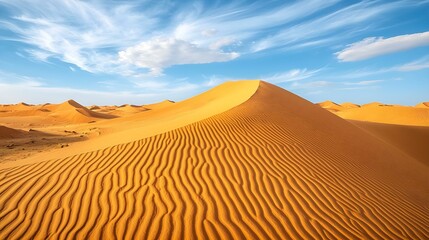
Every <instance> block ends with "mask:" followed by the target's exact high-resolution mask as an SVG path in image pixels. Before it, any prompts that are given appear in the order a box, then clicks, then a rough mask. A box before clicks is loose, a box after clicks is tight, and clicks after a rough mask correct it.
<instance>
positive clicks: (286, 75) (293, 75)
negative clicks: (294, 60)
mask: <svg viewBox="0 0 429 240" xmlns="http://www.w3.org/2000/svg"><path fill="white" fill-rule="evenodd" d="M321 70H322V69H315V70H307V69H306V68H304V69H292V70H289V71H286V72H282V73H276V74H273V75H271V76H266V77H262V79H263V80H265V81H267V82H271V83H284V82H293V81H298V80H303V79H307V78H310V77H313V76H314V75H315V74H316V73H318V72H320V71H321Z"/></svg>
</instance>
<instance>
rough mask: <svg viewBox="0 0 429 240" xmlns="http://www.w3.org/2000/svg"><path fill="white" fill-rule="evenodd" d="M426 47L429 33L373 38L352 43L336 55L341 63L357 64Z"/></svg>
mask: <svg viewBox="0 0 429 240" xmlns="http://www.w3.org/2000/svg"><path fill="white" fill-rule="evenodd" d="M426 45H429V32H422V33H414V34H406V35H400V36H396V37H391V38H382V37H379V38H376V37H371V38H365V39H363V40H362V41H359V42H356V43H352V44H350V45H349V46H348V47H347V48H345V49H343V50H341V51H339V52H337V53H335V54H336V56H337V59H338V60H339V61H342V62H355V61H361V60H365V59H369V58H373V57H377V56H381V55H385V54H390V53H394V52H399V51H404V50H407V49H411V48H416V47H421V46H426Z"/></svg>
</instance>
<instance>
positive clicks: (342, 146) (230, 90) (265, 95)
mask: <svg viewBox="0 0 429 240" xmlns="http://www.w3.org/2000/svg"><path fill="white" fill-rule="evenodd" d="M219 89H220V90H219ZM220 92H223V93H224V94H222V95H218V94H219V93H220ZM203 100H204V101H205V102H203ZM174 105H175V106H171V107H165V108H163V109H162V110H161V109H160V110H159V111H153V112H152V113H150V112H151V111H148V112H147V113H146V112H143V113H137V115H136V116H135V119H140V120H143V119H144V118H142V116H147V117H148V118H150V119H152V120H150V121H148V122H147V123H148V124H149V127H148V128H154V127H160V126H162V124H160V125H157V124H156V122H157V121H158V122H163V121H165V122H166V127H167V128H165V129H162V130H156V131H150V132H149V133H147V132H145V131H143V130H147V129H144V128H140V129H137V130H136V131H135V132H134V135H132V134H131V133H132V132H131V131H130V132H127V131H125V130H123V129H122V131H121V132H122V133H126V134H129V135H130V138H129V139H138V140H133V141H130V142H123V141H124V140H125V139H121V138H119V139H116V140H115V141H113V138H115V137H117V135H115V134H114V133H112V134H108V135H106V136H105V137H104V138H105V140H106V139H108V138H112V140H110V141H107V142H106V143H105V147H104V148H99V150H95V151H90V152H85V153H82V154H77V155H70V156H68V157H66V158H61V157H60V156H64V155H53V156H51V157H55V159H52V160H48V158H47V159H45V161H39V162H35V163H31V164H30V163H25V164H24V163H19V164H18V165H15V166H13V167H12V165H0V239H9V238H11V239H33V238H34V239H46V238H48V237H49V238H54V239H69V238H78V239H113V238H119V239H207V238H213V239H220V238H222V239H244V238H248V239H290V238H294V239H320V238H329V239H362V238H367V239H387V238H389V239H402V238H408V239H427V238H429V230H428V228H427V223H428V221H429V208H428V207H429V205H428V202H429V201H428V199H429V191H428V190H429V189H428V184H427V176H428V175H427V174H428V170H429V169H428V167H427V166H426V165H423V164H422V163H420V162H418V161H415V160H414V159H413V158H411V157H409V156H408V155H406V154H404V153H403V152H401V151H399V150H398V149H397V148H396V147H393V146H392V145H390V144H388V143H386V142H384V141H382V140H380V139H379V138H377V137H374V136H373V135H372V134H370V133H368V132H367V131H364V130H362V129H360V128H358V127H356V126H355V125H353V124H351V123H349V122H347V121H345V120H343V119H341V118H338V117H336V116H335V115H333V114H331V113H329V112H327V111H325V110H323V109H321V108H319V107H318V106H314V105H313V104H312V103H310V102H308V101H306V100H304V99H301V98H299V97H297V96H295V95H293V94H291V93H289V92H287V91H285V90H283V89H280V88H278V87H275V86H273V85H271V84H268V83H265V82H259V81H242V82H236V83H227V84H224V85H221V86H219V87H217V88H215V89H213V90H211V91H209V92H207V93H205V94H202V95H200V96H197V97H194V98H191V99H189V100H185V101H183V102H179V103H175V104H174ZM176 111H177V112H176ZM168 112H170V115H168ZM178 113H182V115H180V114H178ZM171 114H173V115H171ZM168 116H170V118H168ZM171 116H177V117H178V118H177V119H176V118H174V119H172V117H171ZM110 121H112V124H114V123H115V122H116V123H117V124H119V123H124V122H120V119H113V120H109V122H110ZM122 121H123V120H122ZM126 121H130V122H131V121H132V117H130V118H128V120H126ZM186 123H188V124H186ZM118 130H120V129H119V128H118ZM95 140H96V139H94V141H95ZM90 141H93V140H90ZM115 142H116V143H120V142H123V143H121V144H118V145H113V146H110V144H112V143H115ZM404 179H406V181H404Z"/></svg>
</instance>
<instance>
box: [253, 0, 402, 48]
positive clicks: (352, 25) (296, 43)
mask: <svg viewBox="0 0 429 240" xmlns="http://www.w3.org/2000/svg"><path fill="white" fill-rule="evenodd" d="M303 2H305V3H307V1H303ZM327 3H328V2H327ZM329 3H331V4H332V2H329ZM329 3H328V4H327V5H325V6H324V7H328V6H329ZM319 4H322V3H321V2H319ZM309 5H311V4H309ZM404 5H406V4H405V3H404V2H393V3H385V4H379V2H369V1H362V2H359V3H356V4H353V5H350V6H347V7H344V8H340V9H338V10H336V11H334V12H330V13H328V14H326V15H322V16H321V17H318V18H311V19H310V20H308V21H304V22H301V23H298V24H295V25H292V26H288V27H285V28H283V29H282V30H280V31H279V32H277V33H275V34H271V35H269V36H268V37H264V38H262V39H258V40H257V41H256V43H255V44H254V46H252V49H251V50H252V51H253V52H258V51H262V50H266V49H270V48H278V47H283V48H296V47H300V46H317V45H322V44H327V43H329V42H334V41H338V40H340V39H344V38H347V37H350V36H351V35H353V34H356V33H357V32H359V30H361V29H368V28H369V27H370V26H371V24H374V23H368V22H369V21H370V20H372V19H375V18H377V17H380V15H381V14H382V13H385V12H387V11H391V10H394V9H398V8H400V7H404ZM313 8H314V9H317V7H316V6H314V7H313ZM302 9H304V8H302ZM365 23H366V24H365ZM332 34H335V38H333V37H332Z"/></svg>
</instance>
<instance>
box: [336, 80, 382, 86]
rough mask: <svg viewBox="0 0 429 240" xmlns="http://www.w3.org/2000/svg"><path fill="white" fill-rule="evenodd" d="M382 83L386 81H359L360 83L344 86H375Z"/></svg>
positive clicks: (349, 83)
mask: <svg viewBox="0 0 429 240" xmlns="http://www.w3.org/2000/svg"><path fill="white" fill-rule="evenodd" d="M380 82H384V81H383V80H366V81H359V82H344V85H357V86H367V85H373V84H376V83H380Z"/></svg>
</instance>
